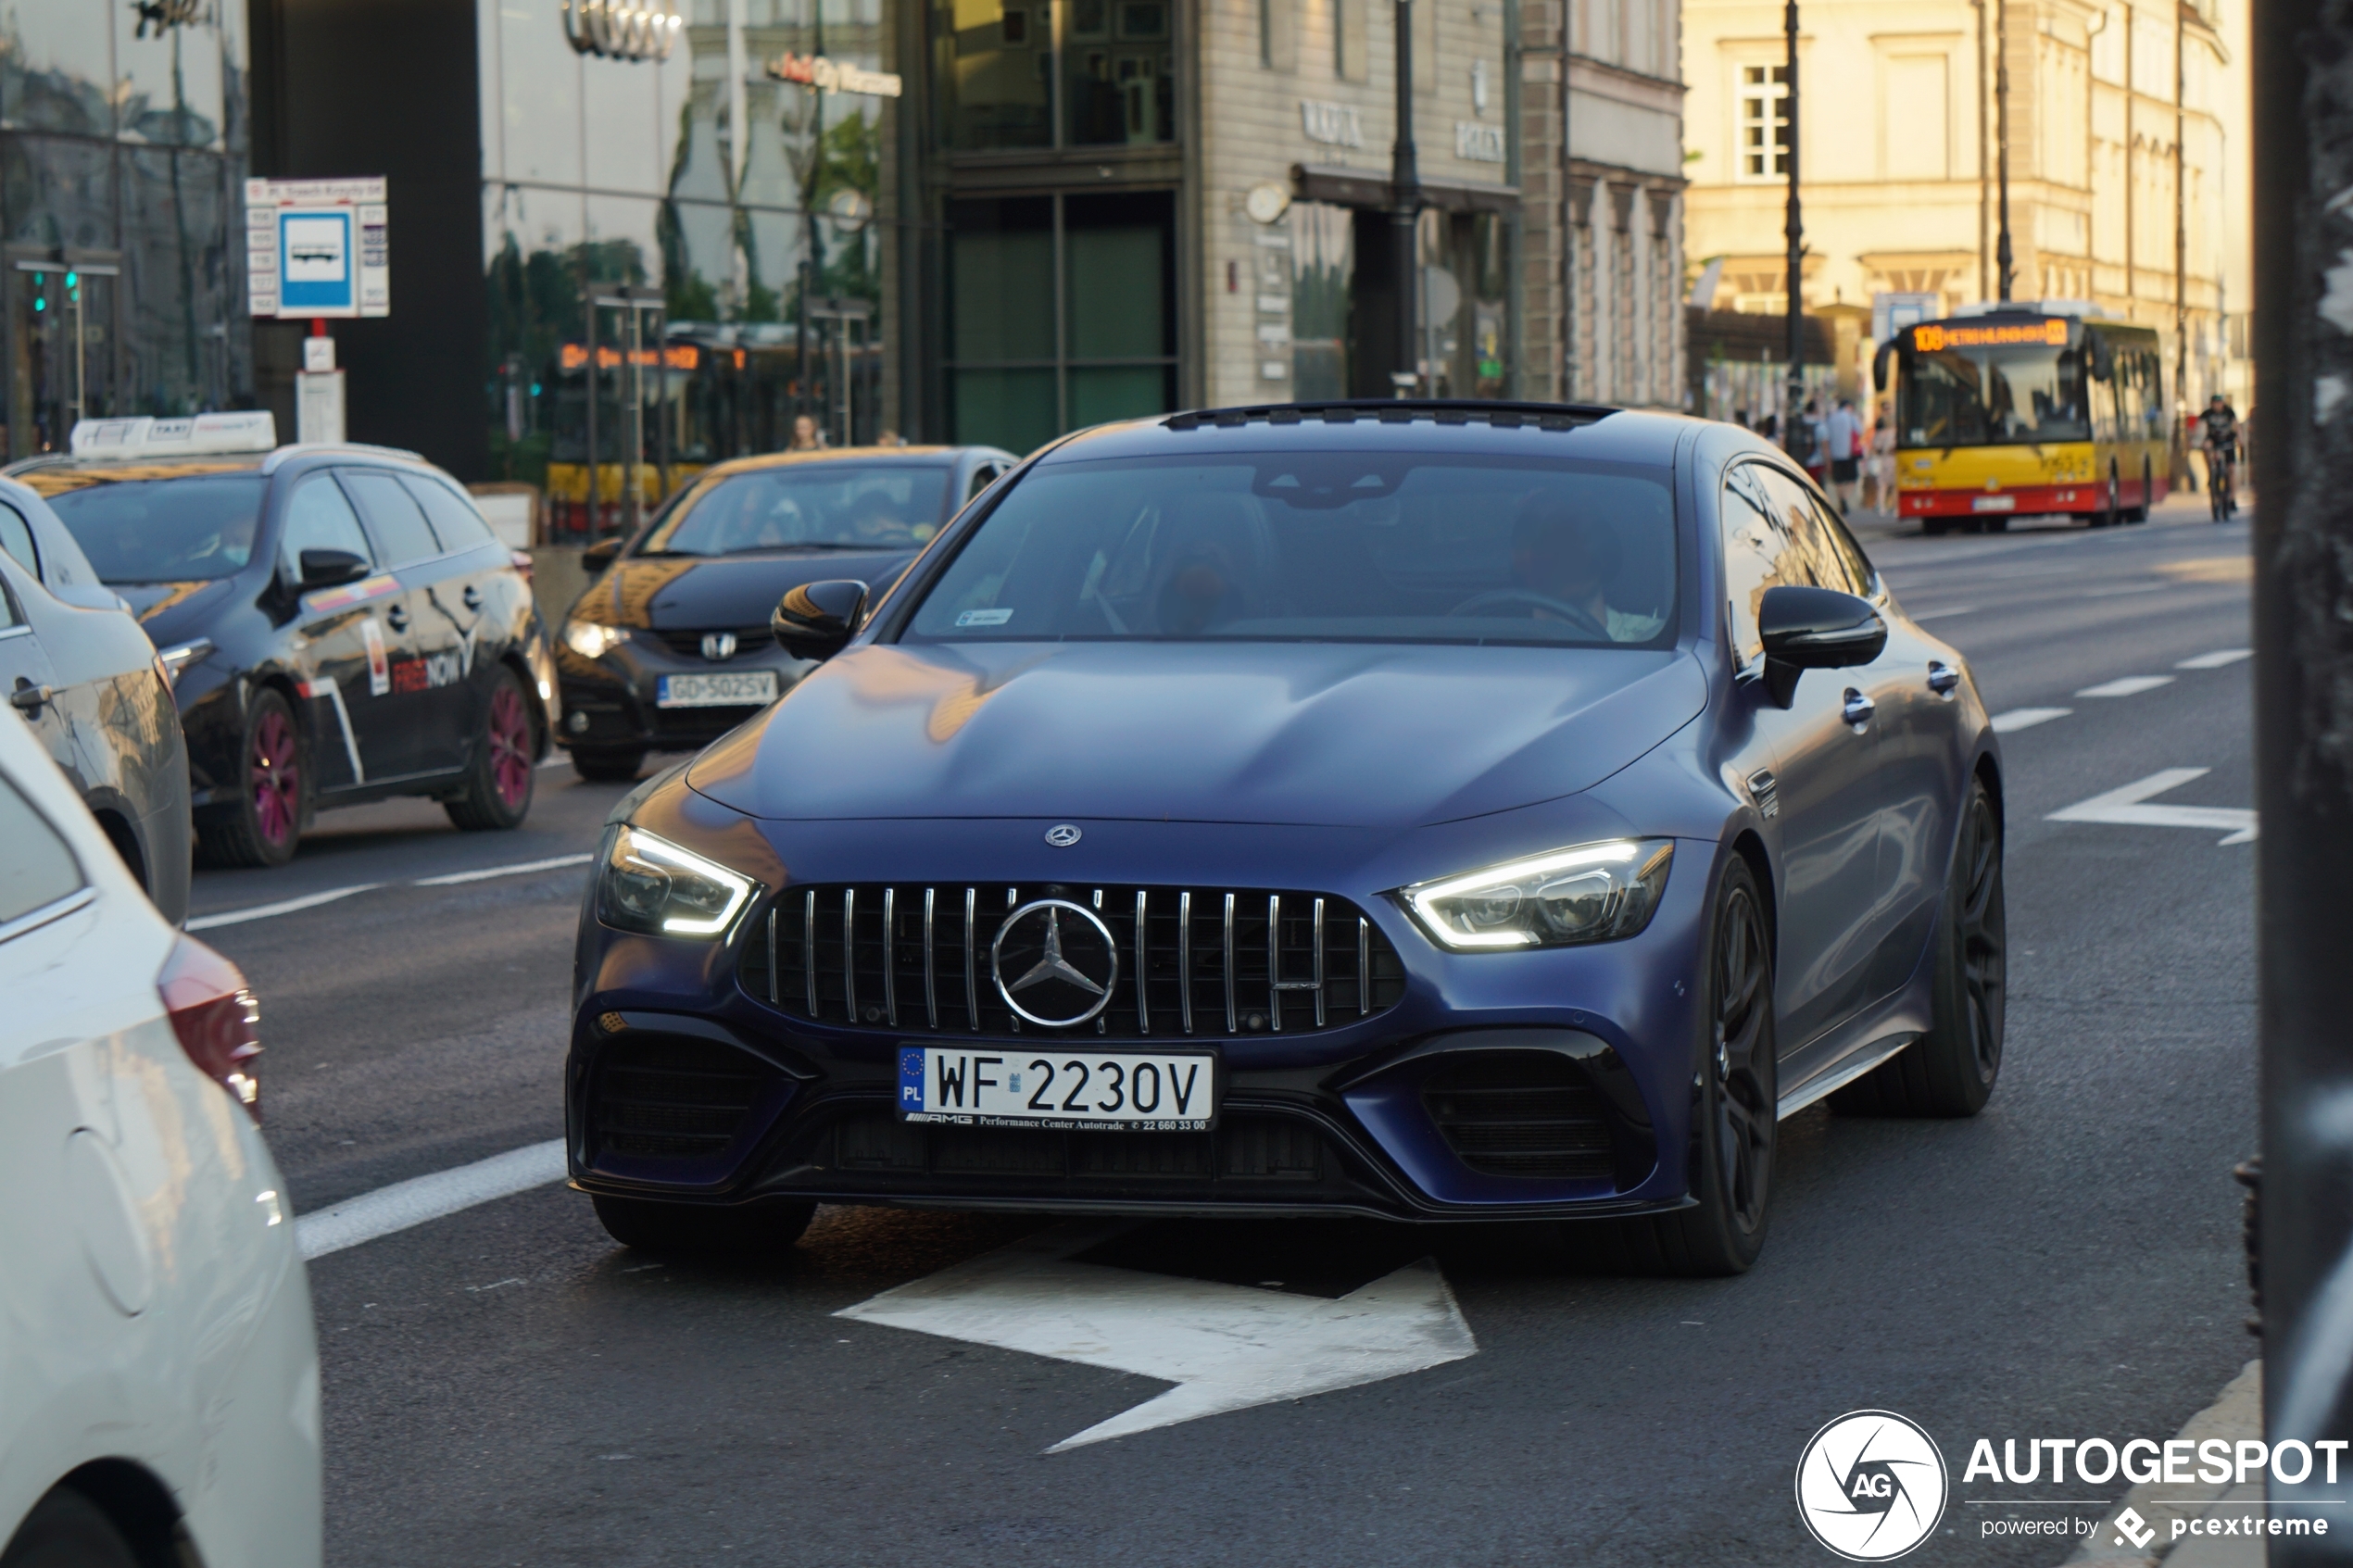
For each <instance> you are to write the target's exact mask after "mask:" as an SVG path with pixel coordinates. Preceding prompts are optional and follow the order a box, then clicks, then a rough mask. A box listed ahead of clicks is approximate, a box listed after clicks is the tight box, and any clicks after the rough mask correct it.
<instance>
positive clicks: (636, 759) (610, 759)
mask: <svg viewBox="0 0 2353 1568" xmlns="http://www.w3.org/2000/svg"><path fill="white" fill-rule="evenodd" d="M645 765H646V752H645V748H644V747H643V746H573V748H572V771H573V772H575V773H578V774H579V775H580V776H581V777H582V778H584V779H585V780H587V781H588V782H589V783H590V784H627V783H629V782H630V781H631V780H633V779H635V777H636V776H637V770H638V769H640V768H642V767H644V766H645Z"/></svg>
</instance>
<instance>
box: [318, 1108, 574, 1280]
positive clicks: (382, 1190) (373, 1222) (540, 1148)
mask: <svg viewBox="0 0 2353 1568" xmlns="http://www.w3.org/2000/svg"><path fill="white" fill-rule="evenodd" d="M563 1179H564V1140H563V1139H561V1138H549V1139H548V1140H547V1142H546V1143H535V1144H532V1145H530V1146H528V1147H527V1148H513V1149H509V1150H508V1151H507V1152H506V1153H504V1154H494V1155H492V1156H491V1157H490V1158H489V1159H487V1160H475V1161H474V1162H473V1163H472V1164H471V1165H460V1166H459V1167H458V1168H457V1169H455V1170H453V1171H436V1172H434V1173H433V1174H432V1175H430V1176H419V1177H417V1178H415V1179H414V1180H412V1181H406V1182H395V1183H394V1184H393V1185H390V1186H388V1187H378V1188H377V1189H376V1190H375V1191H373V1192H364V1193H361V1194H360V1195H359V1197H358V1198H346V1199H344V1200H343V1201H342V1202H341V1203H333V1204H329V1205H328V1206H327V1207H326V1208H324V1209H321V1210H318V1211H316V1212H315V1213H309V1214H304V1215H301V1216H300V1217H298V1218H297V1219H296V1221H295V1242H296V1245H297V1246H299V1247H300V1248H302V1255H303V1258H304V1259H305V1260H306V1261H308V1260H312V1259H318V1258H323V1257H325V1256H326V1255H327V1254H328V1253H330V1252H340V1251H342V1250H343V1249H344V1248H346V1247H357V1246H359V1244H360V1243H361V1242H363V1241H373V1240H375V1239H376V1238H377V1237H378V1236H390V1235H392V1234H393V1233H394V1232H395V1231H405V1230H407V1229H409V1227H410V1226H412V1225H422V1224H423V1223H425V1222H426V1221H428V1220H438V1219H441V1218H443V1217H445V1216H447V1215H450V1214H455V1213H458V1212H459V1211H460V1210H466V1209H472V1208H473V1207H474V1206H475V1205H476V1204H481V1203H488V1202H491V1201H493V1200H494V1199H497V1198H511V1197H513V1196H514V1195H515V1194H516V1193H519V1192H529V1191H530V1190H531V1189H532V1188H533V1187H542V1186H546V1185H547V1184H548V1183H550V1182H560V1181H562V1180H563Z"/></svg>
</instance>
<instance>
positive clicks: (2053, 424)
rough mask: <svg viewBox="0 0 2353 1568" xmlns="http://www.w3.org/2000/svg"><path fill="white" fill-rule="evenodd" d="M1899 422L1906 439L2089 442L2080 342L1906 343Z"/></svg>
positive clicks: (1932, 442)
mask: <svg viewBox="0 0 2353 1568" xmlns="http://www.w3.org/2000/svg"><path fill="white" fill-rule="evenodd" d="M1896 425H1897V428H1898V429H1900V430H1901V431H1902V432H1903V433H1904V443H1905V445H1908V446H1984V445H2027V444H2036V443H2044V442H2053V441H2089V440H2090V439H2091V438H2092V426H2091V421H2090V420H2089V418H2088V417H2087V415H2086V412H2085V409H2084V405H2083V356H2082V351H2081V350H2080V349H2073V348H2057V347H2052V346H2049V345H2041V344H2033V345H2020V346H2015V347H2010V346H2006V347H1999V348H1944V349H1939V350H1937V351H1936V352H1934V353H1922V352H1920V351H1919V350H1918V349H1907V350H1906V352H1905V355H1904V381H1903V387H1902V390H1901V392H1900V394H1899V395H1898V401H1897V410H1896Z"/></svg>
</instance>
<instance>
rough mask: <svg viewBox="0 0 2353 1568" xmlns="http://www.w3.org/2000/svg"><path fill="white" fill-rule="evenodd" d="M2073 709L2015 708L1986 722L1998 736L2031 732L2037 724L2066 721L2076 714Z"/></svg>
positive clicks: (1997, 714) (1995, 715)
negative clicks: (2069, 716) (2021, 731)
mask: <svg viewBox="0 0 2353 1568" xmlns="http://www.w3.org/2000/svg"><path fill="white" fill-rule="evenodd" d="M2074 711H2075V709H2072V708H2013V709H2010V710H2009V711H2008V712H2007V713H1996V714H1994V717H1993V718H1991V719H1988V720H1987V721H1986V722H1987V723H1989V724H1991V725H1993V726H1994V734H1997V735H2007V734H2012V733H2013V732H2015V731H2019V730H2031V729H2032V728H2033V727H2034V726H2035V725H2037V724H2047V723H2049V722H2050V721H2052V720H2054V719H2064V718H2066V717H2067V716H2068V715H2069V714H2070V713H2072V712H2074Z"/></svg>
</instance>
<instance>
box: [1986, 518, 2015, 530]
mask: <svg viewBox="0 0 2353 1568" xmlns="http://www.w3.org/2000/svg"><path fill="white" fill-rule="evenodd" d="M2009 531H2010V520H2009V519H2008V518H2006V517H1989V518H1987V519H1986V520H1985V532H1986V533H2008V532H2009Z"/></svg>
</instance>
